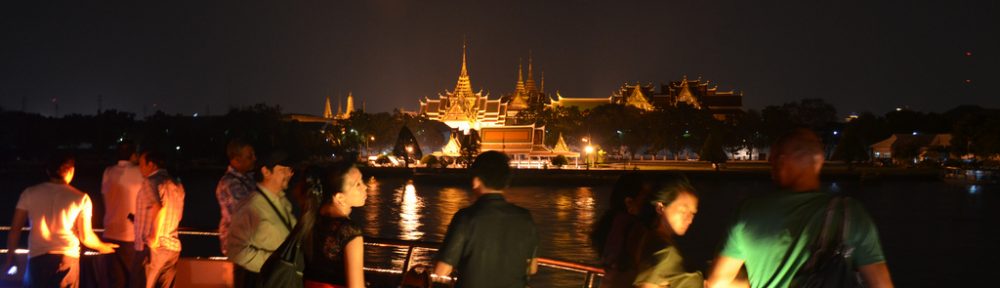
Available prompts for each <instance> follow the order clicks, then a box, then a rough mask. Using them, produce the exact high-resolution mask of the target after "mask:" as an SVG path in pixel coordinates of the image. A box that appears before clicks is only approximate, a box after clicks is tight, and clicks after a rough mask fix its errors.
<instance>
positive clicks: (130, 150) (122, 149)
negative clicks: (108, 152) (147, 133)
mask: <svg viewBox="0 0 1000 288" xmlns="http://www.w3.org/2000/svg"><path fill="white" fill-rule="evenodd" d="M135 151H136V150H135V143H132V141H124V142H122V143H119V144H118V151H117V154H118V160H125V161H128V160H131V159H132V155H135Z"/></svg>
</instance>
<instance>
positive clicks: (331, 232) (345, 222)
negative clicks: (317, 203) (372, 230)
mask: <svg viewBox="0 0 1000 288" xmlns="http://www.w3.org/2000/svg"><path fill="white" fill-rule="evenodd" d="M313 229H314V231H313V239H312V240H313V247H311V248H310V247H303V248H306V249H313V251H312V253H313V257H312V260H307V262H306V269H305V273H304V276H303V278H304V279H305V280H309V281H316V282H322V283H328V284H335V285H346V284H347V275H345V274H344V266H345V265H344V247H345V246H347V243H348V242H351V240H354V238H357V237H361V229H360V228H358V226H357V225H355V224H354V223H353V222H351V220H350V219H347V218H339V217H338V218H334V217H327V216H322V215H321V216H319V217H318V218H317V219H316V226H314V227H313Z"/></svg>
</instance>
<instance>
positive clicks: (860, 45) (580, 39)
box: [0, 0, 1000, 116]
mask: <svg viewBox="0 0 1000 288" xmlns="http://www.w3.org/2000/svg"><path fill="white" fill-rule="evenodd" d="M135 2H140V3H135ZM270 2H277V3H269V4H255V3H250V2H247V1H190V2H188V1H68V2H67V3H54V2H51V1H7V2H6V3H4V4H2V7H0V107H3V109H5V110H20V109H22V107H25V108H26V110H27V111H29V112H39V113H42V114H46V115H51V114H53V113H54V111H55V108H54V105H53V104H52V99H53V98H56V99H57V103H58V113H59V114H61V115H62V114H67V113H86V114H92V113H94V112H96V111H97V109H98V103H99V102H101V103H103V108H104V109H119V110H126V111H131V112H135V113H137V114H138V115H139V116H142V115H144V114H145V113H152V111H154V110H156V109H161V110H164V111H165V112H168V113H184V114H191V113H195V112H199V113H205V112H206V110H210V112H211V113H212V114H219V113H223V112H225V110H227V109H228V107H231V106H242V105H249V104H253V103H257V102H266V103H268V104H278V105H281V106H282V107H284V110H285V111H286V112H293V113H310V114H321V113H322V106H321V105H322V103H323V98H324V97H325V96H331V98H332V99H336V98H337V96H338V95H346V94H347V92H348V91H353V93H354V95H355V97H356V99H357V101H358V103H357V105H358V106H360V105H361V103H360V102H361V101H362V100H364V101H365V102H367V108H368V110H369V111H376V112H377V111H390V110H392V109H393V108H397V107H401V108H404V109H408V110H415V109H417V106H418V105H417V100H418V99H419V98H421V97H423V96H434V97H436V96H435V95H437V94H438V93H439V92H441V91H443V90H445V89H449V90H450V89H453V88H454V85H455V81H456V78H457V75H458V72H459V63H460V60H461V46H462V41H463V40H462V39H463V38H466V39H468V46H469V71H470V74H471V76H472V84H473V89H475V90H479V89H483V90H485V91H488V92H489V93H490V95H492V96H493V98H495V97H497V96H499V95H501V94H505V93H510V92H511V91H512V90H513V89H514V82H515V80H516V68H517V63H518V58H521V57H524V58H526V57H527V54H528V51H529V50H530V51H532V53H533V55H534V60H535V61H534V62H535V69H536V77H537V76H539V75H538V74H540V73H539V72H540V71H541V70H544V71H545V72H544V73H545V88H546V90H548V91H549V92H553V91H555V90H559V91H560V93H561V94H562V95H563V96H566V97H606V96H607V95H609V94H610V93H611V92H612V91H614V90H615V89H616V88H617V87H618V86H619V85H621V84H622V83H623V82H625V81H629V82H635V81H641V82H643V83H646V82H652V83H654V84H656V83H664V82H667V81H672V80H678V79H680V78H681V77H682V76H683V75H687V76H688V77H689V78H697V77H699V76H701V77H702V79H706V80H711V81H712V82H713V83H715V84H717V85H718V86H719V88H720V89H721V90H730V89H736V90H741V91H743V92H744V93H745V99H744V104H745V106H746V108H753V109H759V108H761V107H763V106H766V105H770V104H780V103H783V102H787V101H792V100H798V99H801V98H823V99H825V100H827V101H829V102H831V103H833V104H834V105H836V106H837V108H838V111H839V112H840V114H845V113H848V112H852V111H856V112H862V111H871V112H875V113H878V114H881V113H884V112H886V111H888V110H890V109H893V108H895V107H897V106H909V107H911V108H912V109H916V110H923V111H935V112H941V111H944V110H947V109H950V108H952V107H954V106H956V105H958V104H976V105H982V106H986V107H994V108H997V107H1000V93H997V92H996V91H997V90H998V89H997V88H996V85H997V83H1000V72H998V69H997V67H998V66H1000V57H998V55H997V53H998V51H1000V44H998V38H1000V36H998V35H1000V31H998V30H1000V29H998V28H997V27H1000V23H997V22H1000V21H998V20H997V19H998V18H1000V13H998V12H1000V9H998V5H1000V4H997V3H998V2H997V1H935V2H933V3H916V2H912V1H782V2H774V1H727V2H712V1H569V0H566V1H546V0H541V1H388V0H378V1H270ZM286 2H295V3H286ZM966 53H971V56H967V54H966ZM966 80H970V81H971V82H967V81H966ZM99 95H100V96H99ZM99 99H100V101H99ZM334 109H336V108H334ZM143 111H146V112H143Z"/></svg>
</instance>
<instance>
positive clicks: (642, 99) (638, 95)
mask: <svg viewBox="0 0 1000 288" xmlns="http://www.w3.org/2000/svg"><path fill="white" fill-rule="evenodd" d="M625 105H627V106H632V107H635V108H639V109H641V110H645V111H653V109H654V107H653V104H650V103H649V99H646V95H643V94H642V87H641V86H639V84H636V85H635V87H634V88H632V93H631V94H629V95H628V97H625Z"/></svg>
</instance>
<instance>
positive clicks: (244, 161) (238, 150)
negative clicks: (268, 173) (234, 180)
mask: <svg viewBox="0 0 1000 288" xmlns="http://www.w3.org/2000/svg"><path fill="white" fill-rule="evenodd" d="M226 156H228V157H229V166H232V167H233V169H236V171H239V172H240V173H247V172H250V171H251V170H253V168H254V165H256V163H257V154H256V153H255V152H254V150H253V146H251V145H250V143H247V142H244V141H243V140H240V139H233V140H231V141H229V144H228V145H226Z"/></svg>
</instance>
